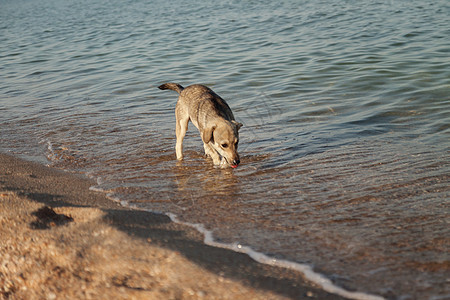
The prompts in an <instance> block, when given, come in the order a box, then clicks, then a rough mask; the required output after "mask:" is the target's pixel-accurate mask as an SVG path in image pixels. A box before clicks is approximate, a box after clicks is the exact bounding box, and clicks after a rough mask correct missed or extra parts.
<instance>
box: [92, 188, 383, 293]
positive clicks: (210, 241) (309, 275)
mask: <svg viewBox="0 0 450 300" xmlns="http://www.w3.org/2000/svg"><path fill="white" fill-rule="evenodd" d="M89 189H90V190H92V191H98V192H104V193H106V195H107V197H108V198H110V199H111V200H113V201H115V202H119V203H120V204H121V205H122V206H125V207H130V208H134V209H139V210H142V208H138V207H136V206H133V205H131V204H130V203H129V202H127V201H123V200H120V199H119V198H117V197H113V196H112V194H111V193H109V192H108V191H105V190H102V189H101V188H98V187H93V186H92V187H90V188H89ZM145 211H148V212H151V213H155V214H161V215H166V216H168V217H169V218H170V220H172V222H175V223H178V224H181V225H185V226H189V227H193V228H195V229H196V230H197V231H198V232H200V233H201V234H203V236H204V239H203V242H204V243H205V244H206V245H208V246H213V247H217V248H223V249H228V250H232V251H234V252H238V253H244V254H247V255H248V256H249V257H251V258H252V259H253V260H255V261H257V262H259V263H262V264H266V265H271V266H277V267H282V268H286V269H292V270H296V271H298V272H301V273H302V274H303V275H304V276H305V278H306V279H307V280H309V281H311V282H313V283H315V284H317V285H319V286H320V287H321V288H322V289H323V290H325V291H327V292H329V293H332V294H336V295H339V296H342V297H345V298H348V299H356V300H383V299H385V298H383V297H381V296H377V295H370V294H367V293H362V292H352V291H348V290H346V289H344V288H341V287H339V286H337V285H335V284H334V283H333V282H331V280H330V279H328V278H326V277H325V276H324V275H322V274H319V273H317V272H314V270H313V269H312V268H311V266H309V265H306V264H300V263H296V262H292V261H288V260H283V259H276V258H273V257H270V256H267V255H266V254H264V253H261V252H257V251H255V250H253V249H252V248H251V247H248V246H244V245H241V244H239V243H219V242H217V241H215V240H214V237H213V234H212V231H210V230H207V229H206V228H205V227H204V226H203V224H193V223H188V222H183V221H180V220H179V219H178V217H177V216H176V215H175V214H173V213H163V212H158V211H152V210H145Z"/></svg>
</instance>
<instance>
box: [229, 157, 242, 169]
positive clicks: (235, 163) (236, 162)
mask: <svg viewBox="0 0 450 300" xmlns="http://www.w3.org/2000/svg"><path fill="white" fill-rule="evenodd" d="M240 162H241V161H240V160H239V159H238V160H233V161H232V162H231V164H230V166H231V167H232V168H233V169H235V168H237V167H238V165H239V163H240Z"/></svg>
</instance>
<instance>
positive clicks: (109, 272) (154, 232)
mask: <svg viewBox="0 0 450 300" xmlns="http://www.w3.org/2000/svg"><path fill="white" fill-rule="evenodd" d="M94 184H95V183H94V182H93V180H91V179H88V178H87V177H85V176H83V175H77V174H71V173H68V172H64V171H62V170H58V169H53V168H50V167H46V166H44V165H41V164H38V163H35V162H29V161H25V160H23V159H20V158H17V157H14V156H11V155H9V154H3V153H0V227H1V230H0V233H1V235H2V237H1V241H2V244H1V247H0V257H2V261H1V262H0V298H2V299H3V298H5V299H6V298H9V297H11V298H19V299H20V298H33V297H34V298H53V296H54V297H55V298H60V297H68V296H70V297H73V298H90V297H91V298H97V299H98V298H109V297H111V296H114V297H115V298H123V299H125V298H130V297H131V298H132V297H135V298H136V299H149V297H150V298H152V297H153V298H180V299H198V298H204V299H217V298H220V299H232V298H233V299H345V298H344V297H341V296H338V295H335V294H331V293H328V292H326V291H324V290H323V289H321V288H320V287H318V286H317V285H316V284H314V283H311V282H309V281H308V280H306V279H305V278H304V276H303V274H301V273H300V272H297V271H295V270H290V269H286V268H282V267H276V266H269V265H266V264H261V263H258V262H256V261H255V260H253V259H252V258H251V257H249V256H248V255H247V254H243V253H237V252H234V251H232V250H229V249H224V248H217V247H213V246H208V245H206V244H204V242H203V240H204V236H203V235H202V234H201V233H200V232H198V231H197V230H196V229H194V228H192V227H189V226H186V225H182V224H177V223H175V222H172V221H171V220H170V218H169V217H168V216H165V215H160V214H154V213H151V212H145V211H140V210H133V209H131V208H126V207H123V206H120V205H119V204H118V203H116V202H114V201H112V200H110V199H108V198H107V197H106V195H105V194H103V193H99V192H95V191H92V190H90V189H89V187H91V186H92V185H94ZM25 257H26V259H25V260H24V258H25ZM36 270H39V272H38V273H37V274H36Z"/></svg>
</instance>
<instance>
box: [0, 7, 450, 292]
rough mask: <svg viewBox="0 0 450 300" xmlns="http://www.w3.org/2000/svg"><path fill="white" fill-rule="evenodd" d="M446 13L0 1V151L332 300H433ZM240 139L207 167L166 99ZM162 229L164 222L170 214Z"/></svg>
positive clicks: (449, 65) (446, 93)
mask: <svg viewBox="0 0 450 300" xmlns="http://www.w3.org/2000/svg"><path fill="white" fill-rule="evenodd" d="M449 16H450V2H448V1H446V0H437V1H419V0H412V1H400V0H398V1H394V0H392V1H369V0H363V1H350V0H348V1H344V0H326V1H306V0H295V1H294V0H287V1H281V2H278V1H275V2H274V1H265V0H261V1H179V0H174V1H144V0H136V1H119V0H97V1H85V0H73V1H56V0H35V1H31V0H18V1H12V0H0V130H1V131H0V134H1V136H0V151H3V152H9V153H13V154H16V155H19V156H21V157H25V158H29V159H34V160H38V161H41V162H44V163H47V164H50V165H51V166H54V167H58V168H62V169H65V170H68V171H72V172H80V173H83V174H86V175H88V176H91V177H93V178H95V179H97V180H98V183H99V184H98V185H97V186H95V187H93V188H94V189H97V190H101V191H105V192H107V193H108V194H109V195H110V196H111V198H112V199H116V200H118V201H120V202H121V203H122V204H124V205H129V206H133V207H138V208H141V209H145V210H150V211H156V212H162V213H166V214H168V215H170V216H174V217H173V218H174V219H176V220H177V221H179V222H183V223H186V224H196V225H195V226H197V227H199V228H202V230H204V232H205V233H207V235H208V237H210V242H212V241H214V243H217V244H218V245H240V246H241V247H245V249H251V252H252V253H259V254H260V255H263V257H268V258H269V259H273V260H278V261H282V262H291V263H292V264H293V265H295V264H300V265H302V266H305V265H306V266H308V267H309V268H311V270H313V272H315V273H316V274H321V276H324V278H327V279H328V280H329V281H330V282H332V284H334V285H335V286H337V287H339V288H342V289H345V290H347V291H356V292H361V293H367V294H374V295H379V296H382V297H385V298H389V299H444V298H446V297H450V282H449V274H450V263H449V261H450V257H449V253H450V251H449V250H450V230H449V228H450V227H449V224H448V222H449V198H450V197H449V196H450V189H449V186H450V184H449V174H450V166H449V156H450V155H449V146H450V142H449V137H450V130H449V123H450V39H449V36H450V25H449V24H450V17H449ZM164 82H177V83H179V84H182V85H184V86H187V85H189V84H194V83H202V84H206V85H208V86H209V87H211V88H212V89H213V90H214V91H215V92H216V93H218V94H219V95H221V96H222V97H223V98H224V99H225V100H226V101H227V102H228V104H229V105H230V107H231V108H232V110H233V112H234V115H235V116H236V119H237V120H238V121H239V122H242V123H243V124H244V126H243V127H242V129H241V131H240V143H239V152H240V155H241V165H240V166H239V167H238V168H237V169H234V170H231V169H217V168H214V167H213V166H212V162H211V161H210V160H209V159H207V158H205V157H204V155H203V152H202V151H203V147H202V142H201V139H200V137H199V134H198V131H197V130H196V128H195V127H194V126H193V125H190V128H189V131H188V135H187V136H186V138H185V143H184V145H185V160H184V161H183V162H178V161H176V159H175V150H174V146H175V117H174V108H175V103H176V99H177V94H176V93H174V92H172V91H160V90H159V89H157V86H158V85H159V84H161V83H164ZM175 216H176V217H175Z"/></svg>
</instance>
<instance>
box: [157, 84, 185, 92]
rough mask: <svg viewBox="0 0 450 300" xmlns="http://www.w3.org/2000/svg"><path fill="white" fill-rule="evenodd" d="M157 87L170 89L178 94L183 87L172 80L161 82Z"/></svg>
mask: <svg viewBox="0 0 450 300" xmlns="http://www.w3.org/2000/svg"><path fill="white" fill-rule="evenodd" d="M158 88H159V89H160V90H172V91H175V92H177V93H178V94H180V93H181V91H182V90H184V87H182V86H181V85H179V84H178V83H172V82H169V83H164V84H161V85H160V86H158Z"/></svg>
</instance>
